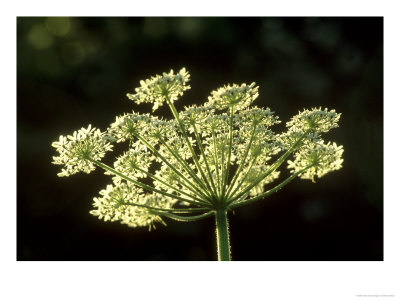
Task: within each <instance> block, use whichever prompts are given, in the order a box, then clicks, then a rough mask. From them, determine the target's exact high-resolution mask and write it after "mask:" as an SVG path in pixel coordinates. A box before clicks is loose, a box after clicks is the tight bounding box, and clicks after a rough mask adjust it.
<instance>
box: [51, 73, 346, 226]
mask: <svg viewBox="0 0 400 300" xmlns="http://www.w3.org/2000/svg"><path fill="white" fill-rule="evenodd" d="M189 77H190V76H189V74H188V73H187V71H186V70H185V69H184V68H183V69H182V70H180V71H179V73H178V74H174V72H173V71H172V70H171V72H170V73H164V74H163V75H162V76H160V75H156V76H155V77H152V78H150V79H147V80H145V81H141V86H140V87H139V88H137V89H136V94H135V95H131V94H128V97H129V98H130V99H132V100H134V101H135V102H136V103H138V104H139V103H143V102H150V103H153V104H154V106H153V110H155V109H157V108H158V107H159V106H160V105H162V103H163V102H164V101H169V106H170V108H171V110H172V113H173V115H174V117H175V119H173V120H164V119H162V118H158V117H156V116H152V115H150V114H139V113H136V112H132V113H129V114H124V115H122V116H118V117H116V119H115V122H113V123H112V124H111V125H110V127H109V128H108V130H107V131H106V132H105V133H102V132H100V130H98V129H97V130H96V129H95V128H91V126H89V127H88V128H87V129H84V128H82V129H81V130H79V131H78V132H74V134H73V135H72V136H67V137H64V136H61V137H60V140H59V141H58V142H54V143H53V146H54V147H55V148H56V149H57V151H58V152H59V153H60V156H58V157H54V163H55V164H61V165H64V166H65V168H64V169H63V170H62V172H61V173H60V174H59V176H68V175H71V174H74V173H77V172H79V171H83V172H87V173H89V172H90V171H92V170H93V169H94V168H95V165H97V166H100V167H102V168H103V169H105V171H106V174H107V175H110V176H112V182H113V184H112V185H108V186H107V188H106V189H104V190H102V191H101V192H100V195H101V197H96V198H94V204H93V205H94V208H95V209H94V210H92V211H91V213H92V214H93V215H95V216H98V217H99V218H100V219H104V220H105V221H120V222H122V223H124V224H128V225H129V226H132V227H136V226H149V228H151V226H152V224H154V222H162V220H161V216H167V217H168V216H172V215H173V213H171V212H175V211H176V210H177V211H179V212H180V213H192V212H193V210H195V211H200V210H202V211H203V212H204V210H205V211H213V210H215V209H217V208H220V207H223V206H224V205H225V206H226V207H225V208H226V209H230V207H231V206H230V205H231V204H232V205H233V206H232V207H235V206H234V205H237V204H245V203H246V202H251V201H253V200H254V199H258V198H262V197H264V196H265V195H266V193H267V192H265V185H266V184H270V183H272V182H273V181H274V180H276V179H277V178H278V177H279V176H280V174H281V172H280V171H279V170H278V168H279V166H280V165H281V164H282V163H283V162H284V161H285V160H286V159H288V158H289V156H290V155H293V154H294V159H293V161H292V160H290V161H288V163H289V166H288V167H289V168H290V169H291V172H292V173H296V175H293V176H291V177H290V180H292V179H293V178H294V177H295V176H297V175H298V176H299V177H301V178H304V179H311V180H314V177H315V176H317V177H321V176H323V175H325V174H327V173H328V172H331V171H333V170H338V169H340V168H341V167H342V162H343V159H342V154H343V147H342V146H337V145H336V144H335V143H327V144H325V143H324V142H323V140H322V139H321V137H320V134H321V133H324V132H327V131H329V130H330V129H332V128H335V127H337V126H338V121H339V118H340V114H338V113H336V112H335V111H334V110H331V111H328V110H327V109H324V110H321V109H316V108H313V109H312V110H304V111H303V112H301V113H299V114H298V115H297V116H295V117H293V118H292V119H291V121H290V122H288V123H287V127H288V130H287V132H286V133H283V134H277V133H275V132H274V131H273V130H272V127H273V126H274V125H276V124H278V123H280V121H279V119H278V117H277V116H275V115H274V113H273V112H272V111H271V110H270V109H269V108H259V107H256V106H250V105H251V104H252V102H253V101H254V100H255V99H256V98H257V97H258V87H257V86H255V83H252V84H250V85H246V84H242V85H241V86H239V85H236V84H233V85H228V86H224V87H222V88H220V89H218V90H216V91H213V92H212V93H211V96H210V97H209V98H208V102H207V103H206V104H205V105H203V106H196V105H193V106H190V107H186V108H185V109H184V111H182V112H180V113H177V112H176V109H175V107H174V104H173V102H174V101H175V100H176V99H177V98H178V96H180V95H182V94H183V92H184V91H185V90H187V89H188V88H189V86H188V85H186V84H187V82H188V81H189ZM221 110H229V111H222V112H221ZM114 142H117V143H120V142H127V143H129V149H128V150H127V151H126V152H124V153H123V154H122V155H121V156H119V157H117V159H116V161H115V162H114V165H113V168H112V167H109V166H107V165H105V164H103V163H101V162H100V159H101V158H102V157H103V156H104V154H105V152H106V151H110V150H112V146H111V144H110V143H114ZM280 152H284V153H283V154H281V156H278V155H279V153H280ZM273 158H276V159H275V161H273ZM287 180H288V179H287ZM287 180H286V181H284V182H285V184H287V182H289V181H290V180H289V181H287ZM278 186H279V187H280V185H278ZM252 197H253V198H252ZM174 206H175V207H174ZM191 209H192V210H191ZM196 209H197V210H196ZM167 211H168V213H166V212H167ZM175 217H176V216H175ZM180 217H182V216H180ZM188 218H189V219H190V217H188ZM186 219H187V218H186Z"/></svg>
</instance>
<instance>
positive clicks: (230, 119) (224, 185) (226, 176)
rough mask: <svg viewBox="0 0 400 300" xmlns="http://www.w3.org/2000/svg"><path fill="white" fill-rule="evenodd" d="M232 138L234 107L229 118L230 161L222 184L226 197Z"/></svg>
mask: <svg viewBox="0 0 400 300" xmlns="http://www.w3.org/2000/svg"><path fill="white" fill-rule="evenodd" d="M232 139H233V107H231V111H230V118H229V148H228V162H227V164H226V169H225V173H224V182H223V186H222V193H221V194H222V197H224V199H226V196H227V195H226V194H225V189H226V185H227V183H228V178H229V169H230V167H231V151H232Z"/></svg>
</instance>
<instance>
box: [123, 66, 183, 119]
mask: <svg viewBox="0 0 400 300" xmlns="http://www.w3.org/2000/svg"><path fill="white" fill-rule="evenodd" d="M189 80H190V75H189V73H188V72H187V71H186V69H185V68H182V69H181V70H180V71H179V72H178V73H177V74H174V71H173V70H171V71H170V72H169V73H165V72H164V73H163V75H162V76H161V75H156V76H154V77H151V78H150V79H146V80H141V81H140V87H137V88H136V89H135V92H136V94H127V96H128V98H129V99H131V100H133V101H134V102H135V103H136V104H140V103H153V111H155V110H156V109H157V108H159V107H160V106H162V105H163V104H164V102H165V100H166V98H169V100H170V101H171V102H172V103H173V102H174V101H175V100H177V99H178V97H179V96H182V95H183V92H184V91H186V90H188V89H190V86H189V85H187V83H188V82H189Z"/></svg>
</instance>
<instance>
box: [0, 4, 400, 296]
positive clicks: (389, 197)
mask: <svg viewBox="0 0 400 300" xmlns="http://www.w3.org/2000/svg"><path fill="white" fill-rule="evenodd" d="M259 2H262V1H229V2H226V1H215V0H214V1H210V0H207V1H196V2H192V1H187V0H186V1H147V2H146V3H140V4H138V3H134V1H115V0H114V1H112V2H109V1H107V2H105V1H104V2H99V1H96V2H93V1H87V2H84V1H81V0H80V1H76V0H73V1H63V2H60V1H50V0H47V1H38V0H36V1H15V2H13V3H11V2H9V3H7V7H5V6H6V5H5V4H4V5H3V7H2V13H1V14H2V21H1V22H2V24H1V26H0V30H1V32H0V34H1V35H0V36H1V37H2V47H1V48H2V50H1V51H2V52H1V55H0V59H1V66H2V70H1V83H2V89H4V90H3V92H2V93H1V96H2V108H1V112H2V114H1V115H2V118H0V119H1V127H0V128H1V129H2V130H3V135H5V137H4V136H3V141H2V143H1V156H0V157H1V163H2V166H3V168H2V172H1V175H0V176H1V181H0V182H1V183H2V189H3V190H5V193H3V195H4V196H3V197H2V199H1V201H2V206H1V211H2V214H1V218H0V220H1V221H0V226H1V235H0V238H1V246H0V249H1V250H0V251H1V267H0V268H1V271H0V276H1V278H0V299H41V300H46V299H57V300H58V299H68V300H70V299H160V298H166V299H169V298H175V299H188V298H189V299H216V298H221V297H222V298H223V299H225V298H226V299H274V300H275V299H278V300H279V299H318V300H320V299H323V300H329V299H335V300H336V299H340V300H346V299H360V298H363V297H357V295H386V296H390V295H395V297H385V298H388V299H398V298H399V297H400V290H399V286H400V285H399V284H398V280H397V281H396V279H398V278H396V277H395V274H397V275H398V270H399V258H398V256H399V253H400V249H399V237H398V236H399V235H398V233H397V228H399V224H398V215H399V213H398V212H399V201H400V197H399V196H398V192H397V182H396V181H397V177H398V176H397V175H396V173H397V172H396V173H395V170H397V169H398V167H399V166H398V161H399V158H398V154H397V152H398V150H396V149H398V143H397V141H398V140H399V136H400V135H399V131H398V128H399V126H398V123H397V118H398V116H397V113H398V103H399V100H400V98H399V92H398V91H399V88H398V86H399V79H398V78H399V76H398V73H399V70H400V66H399V59H398V57H399V53H400V51H399V50H400V49H399V39H398V36H399V35H398V28H400V24H399V21H398V10H397V9H396V7H395V4H393V6H392V5H388V4H386V3H385V4H381V3H379V2H378V1H330V2H327V1H274V2H273V3H271V2H269V3H266V2H263V3H264V4H263V5H262V6H260V5H259V4H257V3H259ZM392 3H396V2H395V1H392ZM33 15H35V16H42V15H78V16H91V15H92V16H95V15H99V16H102V15H107V16H115V15H132V16H142V15H150V16H164V15H190V16H230V15H238V16H247V15H260V16H384V17H385V52H384V54H385V72H384V75H385V110H384V113H385V115H384V117H385V127H384V128H385V140H384V141H385V151H384V154H385V172H384V176H385V177H384V178H385V194H384V195H385V249H384V250H385V261H384V262H252V263H246V262H232V263H217V262H202V263H200V262H187V263H185V262H162V263H161V262H160V263H156V262H98V263H96V262H16V261H15V260H16V253H15V245H16V230H15V224H16V219H15V211H16V210H15V194H16V182H15V180H16V172H15V170H16V167H15V165H16V147H15V145H16V127H15V124H16V120H15V116H16V107H15V106H16V103H15V100H14V99H15V91H16V67H15V57H16V46H15V45H16V16H33ZM4 166H6V168H4ZM395 271H396V272H395ZM364 298H365V297H364ZM376 298H377V297H374V299H376ZM380 298H383V297H380Z"/></svg>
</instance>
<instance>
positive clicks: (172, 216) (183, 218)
mask: <svg viewBox="0 0 400 300" xmlns="http://www.w3.org/2000/svg"><path fill="white" fill-rule="evenodd" d="M157 214H158V215H161V216H164V217H167V218H170V219H172V220H175V221H181V222H191V221H197V220H201V219H204V218H207V217H209V216H211V215H212V214H213V212H212V211H209V212H206V213H204V214H201V215H197V216H180V215H175V214H171V213H167V212H157Z"/></svg>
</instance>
